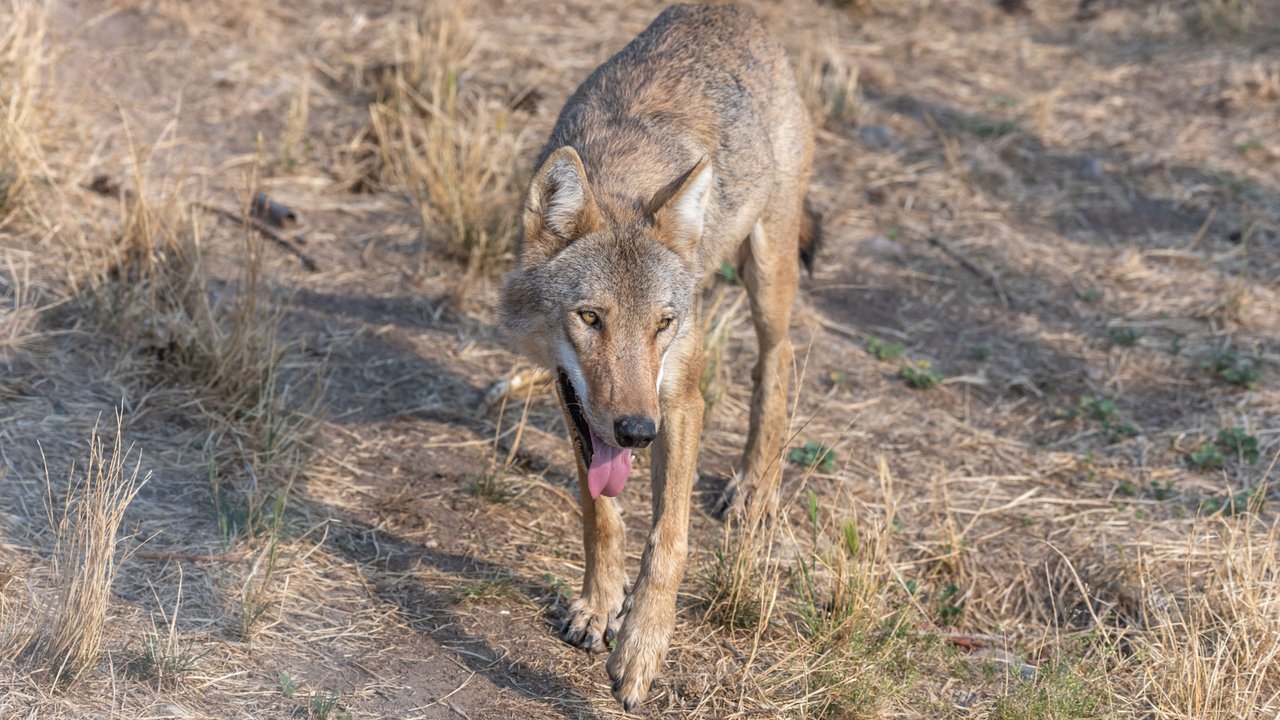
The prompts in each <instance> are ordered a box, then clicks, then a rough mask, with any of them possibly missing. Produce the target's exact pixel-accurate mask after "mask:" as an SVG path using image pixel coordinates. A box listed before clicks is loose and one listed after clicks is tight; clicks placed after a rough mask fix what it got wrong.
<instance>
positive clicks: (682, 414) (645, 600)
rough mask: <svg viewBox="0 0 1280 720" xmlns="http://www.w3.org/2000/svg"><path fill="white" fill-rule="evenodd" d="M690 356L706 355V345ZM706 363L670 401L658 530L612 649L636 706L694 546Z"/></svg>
mask: <svg viewBox="0 0 1280 720" xmlns="http://www.w3.org/2000/svg"><path fill="white" fill-rule="evenodd" d="M689 356H692V357H694V358H701V353H700V352H695V353H689ZM698 364H699V363H698V362H697V361H696V360H695V361H693V362H691V363H689V365H690V366H689V367H686V368H685V371H684V374H683V377H682V378H680V388H679V389H678V390H676V392H675V395H674V397H672V398H671V399H670V400H667V401H666V402H665V403H664V405H665V406H664V407H663V412H662V415H663V417H662V429H661V431H660V432H659V434H658V438H657V441H656V442H655V443H654V445H653V458H652V461H653V466H652V476H653V530H652V531H651V532H650V533H649V540H648V542H647V543H646V544H645V548H644V556H643V557H642V558H641V560H640V575H639V577H638V578H637V579H636V584H635V589H634V590H632V592H631V594H630V595H629V596H628V597H627V602H626V606H625V608H624V610H623V619H622V631H621V632H620V633H619V635H618V644H617V647H616V648H614V650H613V653H612V654H611V655H610V656H609V663H608V671H609V677H610V678H611V679H612V680H613V695H614V697H616V698H617V699H618V700H619V701H621V702H622V705H623V707H624V708H625V709H627V710H628V711H629V710H631V709H633V708H634V707H636V706H637V705H639V704H640V703H642V702H644V699H645V696H646V695H647V694H648V692H649V685H650V684H651V683H652V682H653V679H654V678H655V677H657V675H658V673H659V671H661V669H662V663H663V660H665V659H666V657H667V647H668V646H669V645H670V644H671V632H672V629H673V628H674V627H675V619H676V590H677V589H678V588H679V587H680V581H681V579H682V578H683V577H684V569H685V561H686V560H687V558H688V554H689V540H688V536H689V501H690V494H691V492H692V488H693V477H694V473H695V471H696V469H697V460H698V438H699V436H700V434H701V432H702V409H703V405H702V395H701V394H700V393H699V392H698V378H700V377H701V375H702V373H701V372H700V370H699V369H698V368H697V365H698ZM664 400H666V398H664Z"/></svg>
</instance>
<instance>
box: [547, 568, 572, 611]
mask: <svg viewBox="0 0 1280 720" xmlns="http://www.w3.org/2000/svg"><path fill="white" fill-rule="evenodd" d="M542 582H544V583H546V584H547V586H548V587H549V588H550V589H551V594H552V604H551V607H552V609H555V608H558V607H560V606H562V605H565V606H567V605H568V604H569V603H570V602H573V590H572V588H570V587H569V583H567V582H565V581H564V578H561V577H557V576H555V575H553V574H551V573H543V575H542Z"/></svg>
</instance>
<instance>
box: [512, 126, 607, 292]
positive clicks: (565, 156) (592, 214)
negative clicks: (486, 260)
mask: <svg viewBox="0 0 1280 720" xmlns="http://www.w3.org/2000/svg"><path fill="white" fill-rule="evenodd" d="M600 226H601V221H600V210H599V208H597V207H596V200H595V196H594V195H592V194H591V186H590V185H588V184H587V173H586V171H585V170H583V168H582V158H580V157H578V152H577V151H576V150H574V149H573V148H572V147H569V146H568V145H565V146H564V147H562V148H560V149H559V150H556V151H555V152H553V153H551V156H550V157H548V158H547V160H546V162H544V163H542V167H541V168H538V173H537V174H536V175H534V177H533V182H532V183H530V184H529V198H528V200H526V201H525V206H524V245H523V247H522V249H521V256H520V263H521V264H522V265H525V266H528V265H536V264H538V263H540V262H544V261H546V260H550V259H551V258H552V257H555V255H556V253H558V252H560V251H561V250H563V249H564V248H565V246H566V245H568V244H569V243H571V242H573V241H574V240H577V239H578V238H580V237H582V236H583V235H588V234H590V233H593V232H595V231H596V230H598V229H600Z"/></svg>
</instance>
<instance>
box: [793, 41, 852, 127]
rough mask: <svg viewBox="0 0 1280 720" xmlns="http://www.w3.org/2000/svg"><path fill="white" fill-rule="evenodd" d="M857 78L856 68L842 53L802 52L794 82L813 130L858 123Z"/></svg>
mask: <svg viewBox="0 0 1280 720" xmlns="http://www.w3.org/2000/svg"><path fill="white" fill-rule="evenodd" d="M859 75H860V72H859V67H858V65H857V64H856V63H854V62H852V61H850V60H849V59H848V58H847V57H845V55H844V53H840V52H826V53H814V52H805V53H804V55H803V56H802V57H801V58H800V61H799V63H798V65H797V72H796V82H797V84H798V85H799V86H800V94H801V96H802V97H803V98H804V102H805V105H806V106H807V107H808V109H809V116H810V117H811V118H812V119H813V124H814V126H815V127H826V128H829V129H832V130H838V129H839V128H841V127H842V126H844V125H846V124H855V125H856V124H857V123H858V120H859V118H860V116H861V115H862V95H861V91H860V89H859Z"/></svg>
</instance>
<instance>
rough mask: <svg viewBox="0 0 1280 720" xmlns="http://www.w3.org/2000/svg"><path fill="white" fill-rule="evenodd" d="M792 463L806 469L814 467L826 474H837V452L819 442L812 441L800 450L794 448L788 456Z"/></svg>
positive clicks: (799, 448)
mask: <svg viewBox="0 0 1280 720" xmlns="http://www.w3.org/2000/svg"><path fill="white" fill-rule="evenodd" d="M787 457H788V459H790V460H791V462H793V463H795V464H796V465H802V466H804V467H814V468H817V469H819V470H821V471H822V472H824V473H830V472H835V469H836V452H835V450H832V449H831V448H829V447H827V446H826V445H823V444H822V443H820V442H818V441H817V440H810V441H809V442H807V443H805V444H804V445H802V446H800V447H798V448H792V449H791V454H790V455H788V456H787Z"/></svg>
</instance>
